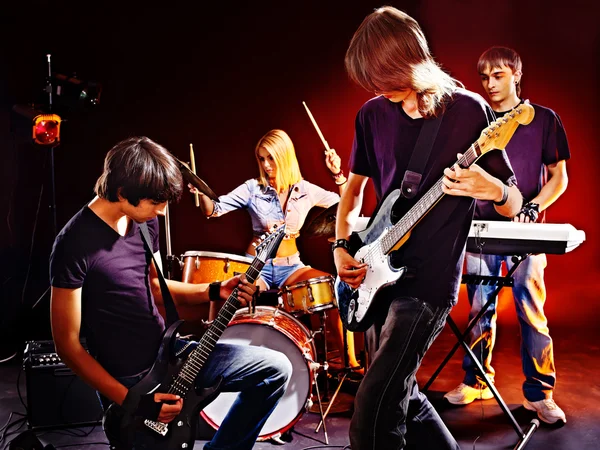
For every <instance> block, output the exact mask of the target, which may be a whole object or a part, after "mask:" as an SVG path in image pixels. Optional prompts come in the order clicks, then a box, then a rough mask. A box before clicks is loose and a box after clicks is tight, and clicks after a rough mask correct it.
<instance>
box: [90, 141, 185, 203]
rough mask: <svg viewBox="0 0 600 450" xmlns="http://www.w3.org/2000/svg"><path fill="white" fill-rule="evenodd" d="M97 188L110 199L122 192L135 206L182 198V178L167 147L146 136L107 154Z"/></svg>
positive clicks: (123, 143) (124, 143)
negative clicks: (142, 202) (148, 201)
mask: <svg viewBox="0 0 600 450" xmlns="http://www.w3.org/2000/svg"><path fill="white" fill-rule="evenodd" d="M94 191H95V192H96V195H98V197H100V198H103V199H106V200H108V201H110V202H117V201H119V195H120V196H121V197H123V198H124V199H126V200H127V201H128V202H129V203H131V204H132V205H133V206H137V205H138V204H139V203H140V200H142V199H149V200H153V201H156V202H158V203H163V202H166V201H177V200H179V197H181V192H182V191H183V179H182V176H181V171H180V170H179V166H178V165H177V162H176V161H175V158H174V157H173V155H171V154H170V153H169V152H168V151H167V149H165V148H164V147H163V146H161V145H159V144H157V143H156V142H154V141H152V140H151V139H149V138H147V137H131V138H128V139H125V140H123V141H121V142H119V143H118V144H117V145H115V146H114V147H113V148H111V149H110V151H109V152H108V153H107V155H106V157H105V158H104V171H103V173H102V175H100V177H99V178H98V181H96V186H95V187H94Z"/></svg>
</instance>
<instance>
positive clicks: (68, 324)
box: [50, 137, 292, 449]
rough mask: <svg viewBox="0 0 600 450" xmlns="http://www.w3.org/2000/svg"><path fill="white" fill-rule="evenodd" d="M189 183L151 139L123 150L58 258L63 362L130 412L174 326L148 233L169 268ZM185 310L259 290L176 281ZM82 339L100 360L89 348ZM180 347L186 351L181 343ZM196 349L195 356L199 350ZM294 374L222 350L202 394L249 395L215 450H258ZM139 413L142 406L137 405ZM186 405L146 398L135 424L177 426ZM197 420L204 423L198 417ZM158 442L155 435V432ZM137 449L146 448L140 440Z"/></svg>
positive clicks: (57, 319) (285, 363)
mask: <svg viewBox="0 0 600 450" xmlns="http://www.w3.org/2000/svg"><path fill="white" fill-rule="evenodd" d="M182 188H183V181H182V178H181V173H180V171H179V168H178V166H177V164H176V161H175V160H174V158H173V157H172V155H171V154H170V153H169V152H168V151H167V150H166V149H165V148H163V147H162V146H160V145H158V144H156V143H155V142H153V141H152V140H150V139H148V138H146V137H135V138H129V139H126V140H124V141H122V142H120V143H118V144H117V145H115V146H114V147H113V148H112V149H111V150H110V151H109V152H108V154H107V156H106V158H105V161H104V173H103V174H102V175H101V176H100V178H99V179H98V181H97V182H96V186H95V192H96V194H97V196H96V197H95V198H94V199H93V200H92V201H91V202H90V203H89V204H87V205H86V206H84V207H83V208H82V209H81V210H80V211H79V212H78V213H77V214H75V216H73V218H72V219H71V220H70V221H69V222H68V223H67V225H65V227H64V228H63V229H62V231H61V232H60V233H59V234H58V236H57V237H56V240H55V242H54V247H53V250H52V255H51V263H50V276H51V284H52V296H51V322H52V333H53V337H54V341H55V344H56V349H57V352H58V353H59V355H60V357H61V358H62V360H63V361H64V362H65V363H66V364H67V365H68V366H69V367H70V368H71V369H72V370H73V371H74V372H75V373H76V374H77V375H79V376H80V377H81V378H82V379H83V380H85V381H86V382H87V383H89V384H90V385H91V386H93V387H94V388H95V389H97V390H98V391H99V392H100V393H101V394H102V397H104V403H105V407H106V406H108V403H110V402H114V403H116V404H119V405H121V404H123V402H124V401H125V399H126V398H127V396H128V392H129V390H128V388H130V387H132V386H133V385H135V384H136V383H137V382H138V381H140V380H141V379H142V378H143V377H144V376H145V375H146V374H147V373H148V372H149V370H150V368H151V366H152V365H153V363H154V361H155V359H156V356H157V351H158V349H159V347H160V344H161V337H162V333H163V331H164V329H165V324H164V321H163V319H162V317H161V315H160V314H159V313H158V311H157V307H156V303H155V302H157V303H161V302H162V301H163V298H162V294H161V290H160V286H159V282H158V274H157V271H156V267H155V266H154V264H153V263H152V259H151V258H150V257H149V255H148V254H147V253H146V251H145V247H144V244H143V241H142V237H141V234H140V224H141V223H143V222H146V223H147V225H148V229H149V234H150V237H151V240H152V247H153V251H154V252H155V259H156V261H160V253H159V230H158V219H157V216H158V215H164V213H165V208H166V206H167V202H169V201H175V200H177V199H178V198H179V197H180V195H181V192H182ZM166 281H167V285H168V287H169V290H170V292H171V294H172V296H173V299H174V302H175V305H176V306H177V305H194V304H199V303H202V302H207V301H209V300H216V299H219V298H221V299H227V298H228V297H229V295H230V294H231V292H232V290H233V289H234V288H236V287H237V288H238V290H239V294H240V295H239V297H240V298H239V300H240V301H241V303H242V305H245V304H247V302H248V301H249V300H250V299H251V298H252V295H253V294H254V292H255V287H254V286H253V285H251V284H250V283H249V282H248V281H247V280H245V279H244V277H243V276H242V277H234V278H231V279H229V280H226V281H223V282H222V284H221V286H220V287H219V286H218V285H216V284H213V285H210V286H211V288H210V289H209V285H208V284H186V283H181V282H177V281H173V280H166ZM80 330H81V331H83V332H84V334H85V336H86V337H87V342H88V344H89V349H90V353H91V354H92V355H94V357H92V356H90V354H88V353H87V352H86V351H85V349H84V348H83V347H82V346H81V344H80V341H79V335H80ZM178 344H180V342H178ZM195 344H196V343H195V342H192V343H191V346H193V345H195ZM291 370H292V368H291V364H290V362H289V360H288V359H287V358H286V357H285V356H284V355H283V354H281V353H279V352H276V351H273V350H270V349H267V348H261V347H255V346H235V345H225V344H217V345H216V347H215V350H214V351H213V352H212V354H211V355H210V356H209V357H208V360H207V361H206V364H205V366H204V367H203V369H202V371H201V372H200V373H199V375H198V377H197V378H196V380H195V382H196V385H197V386H198V385H201V386H212V385H214V384H215V381H216V380H218V379H219V377H223V381H222V384H221V390H224V391H230V392H240V394H239V397H238V400H237V401H236V402H235V403H234V405H233V406H232V408H231V410H230V411H229V414H228V415H227V417H226V418H225V419H224V420H223V422H222V425H221V426H220V428H219V430H218V431H217V433H216V434H215V435H214V437H213V439H212V440H211V441H210V442H209V443H207V444H206V446H205V448H207V449H217V448H218V449H250V448H252V447H253V445H254V442H255V440H256V437H257V436H258V434H259V432H260V430H261V428H262V426H263V424H264V423H265V421H266V420H267V418H268V416H269V415H270V414H271V412H272V411H273V409H274V408H275V406H276V404H277V402H278V400H279V399H280V398H281V396H282V395H283V393H284V391H285V388H286V386H287V383H288V379H289V376H290V374H291ZM134 406H135V405H134ZM182 406H183V399H182V398H179V397H178V396H176V395H173V394H166V393H157V394H154V395H147V396H144V397H142V401H140V402H139V404H138V405H137V409H135V411H134V412H135V415H138V416H142V417H144V418H148V419H152V420H158V421H160V422H163V423H168V422H170V421H172V420H173V419H174V418H175V417H176V416H177V415H178V414H179V413H180V411H181V410H182ZM193 420H198V419H197V418H196V417H194V418H193ZM150 432H151V433H152V431H150ZM135 442H136V444H135V445H136V447H137V446H138V443H139V442H140V441H139V440H138V437H137V436H136V441H135Z"/></svg>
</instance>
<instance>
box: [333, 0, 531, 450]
mask: <svg viewBox="0 0 600 450" xmlns="http://www.w3.org/2000/svg"><path fill="white" fill-rule="evenodd" d="M345 63H346V69H347V71H348V73H349V75H350V77H351V78H352V79H353V80H354V81H355V82H357V83H358V84H359V85H360V86H362V87H363V88H365V89H366V90H368V91H371V92H374V93H375V94H376V95H378V96H377V97H375V98H373V99H371V100H369V101H368V102H366V103H365V104H364V105H363V107H362V108H361V109H360V111H359V112H358V115H357V117H356V122H355V139H354V145H353V150H352V155H351V160H350V175H349V178H348V186H347V188H346V190H345V191H344V193H343V195H342V198H341V201H340V206H339V209H338V215H337V225H336V227H337V229H336V237H337V240H336V242H335V244H334V245H333V247H334V259H335V264H336V268H337V271H338V276H339V279H340V280H341V281H343V282H345V283H346V284H347V285H349V286H350V287H352V288H353V289H357V288H359V286H361V283H363V281H364V280H365V279H366V278H368V277H369V276H371V275H373V274H372V273H370V272H369V270H370V268H371V266H370V265H369V264H367V263H363V262H359V261H357V260H356V259H354V258H353V256H352V255H353V254H354V253H351V251H352V249H351V246H350V243H349V242H348V239H350V235H351V230H352V229H353V225H354V223H355V221H356V218H357V217H358V215H359V213H360V211H361V207H362V201H363V192H364V188H365V185H366V183H367V181H368V180H369V179H371V180H372V181H373V184H374V188H375V193H376V196H377V200H378V204H379V205H381V203H382V201H383V200H384V199H385V198H386V197H387V196H388V194H390V193H391V192H392V191H394V190H396V189H399V188H400V187H401V183H402V181H403V179H404V178H405V173H407V168H408V166H409V161H410V160H411V155H412V153H413V148H414V147H415V144H416V142H417V139H418V137H419V133H420V130H421V128H422V127H423V125H424V123H426V122H427V121H429V120H433V119H434V118H435V117H440V116H441V124H440V125H439V129H438V131H437V137H436V139H435V141H434V142H433V145H432V147H431V151H430V155H429V158H427V161H426V163H424V169H423V170H422V173H421V175H422V177H421V179H420V180H418V181H417V185H418V191H417V194H416V196H414V197H413V199H412V200H411V201H408V200H407V201H406V203H408V204H409V205H411V204H413V203H414V202H416V201H417V200H420V198H421V197H422V195H423V193H425V192H426V191H427V190H428V189H429V188H431V187H434V186H435V185H436V183H438V184H439V185H441V186H440V187H439V192H440V196H441V200H439V202H437V204H435V205H434V206H433V208H432V209H431V211H430V212H429V213H428V214H426V215H424V216H423V217H422V218H420V220H419V221H418V223H417V224H416V226H415V227H414V229H413V230H412V234H411V235H410V237H409V238H408V240H407V241H406V242H405V243H403V244H402V246H401V247H400V250H399V252H397V255H396V256H397V257H396V258H394V260H396V261H399V262H400V263H401V265H402V266H406V268H407V273H408V274H411V275H412V276H410V277H405V278H404V279H402V280H400V281H399V282H397V283H393V284H391V285H390V286H388V287H384V288H383V289H382V290H380V291H379V292H378V294H377V295H376V297H375V298H374V300H373V304H372V305H371V309H373V310H374V311H373V319H372V325H371V326H370V327H369V328H368V329H367V330H366V335H365V339H366V341H367V344H368V351H369V354H370V361H371V363H370V366H369V369H368V371H367V373H366V375H365V378H364V379H363V381H362V383H361V385H360V388H359V390H358V392H357V395H356V400H355V410H354V415H353V417H352V421H351V425H350V443H351V446H352V449H353V450H366V449H384V448H385V449H387V448H389V449H400V448H405V446H408V447H409V448H413V446H414V448H431V449H434V448H435V449H458V448H459V446H458V444H457V442H456V441H455V439H454V438H453V437H452V435H451V434H450V432H449V431H448V429H447V428H446V426H445V425H444V423H443V422H442V420H441V418H440V417H439V415H438V414H437V412H436V411H435V410H434V409H433V407H432V406H431V404H430V403H429V401H428V400H427V398H426V397H425V396H424V395H423V394H422V393H421V392H420V391H419V388H418V386H417V381H416V378H415V373H416V371H417V370H418V368H419V366H420V364H421V360H422V358H423V356H424V354H425V352H426V351H427V349H428V348H429V347H430V345H431V343H432V342H433V340H434V339H435V337H436V336H437V335H438V334H439V333H440V331H441V330H442V328H443V326H444V323H445V319H446V317H447V315H448V313H449V312H450V309H451V308H452V306H453V305H454V304H455V303H456V300H457V294H458V288H459V283H460V276H461V269H462V263H463V258H464V251H465V243H466V240H467V236H468V231H469V227H470V224H471V220H472V218H473V211H474V207H475V201H474V199H475V198H477V199H485V200H492V201H494V202H496V203H495V205H496V206H495V208H496V210H497V211H498V212H499V213H500V214H502V215H505V216H509V217H510V216H514V215H515V214H516V213H517V212H518V211H519V210H520V208H521V204H522V200H521V194H520V193H519V190H518V189H517V187H516V186H514V183H515V180H514V174H513V172H512V170H511V168H510V165H509V163H508V160H507V159H506V157H505V155H504V153H503V152H500V151H493V152H491V153H490V154H488V155H486V156H489V158H488V159H487V161H486V162H487V163H488V167H489V168H490V171H491V172H493V173H494V174H496V176H497V177H495V176H492V175H490V173H488V172H487V171H485V170H484V169H483V168H482V167H481V166H480V165H472V166H470V168H468V166H467V167H464V166H463V167H462V168H461V167H459V165H458V164H455V163H456V162H457V161H456V158H457V154H463V153H465V152H467V150H470V146H471V144H472V143H473V142H474V141H476V140H477V139H478V137H479V135H480V133H481V132H482V130H483V129H484V128H485V127H486V126H487V125H488V117H489V113H490V110H489V106H488V105H487V104H486V103H485V101H484V100H483V98H481V96H479V95H477V94H474V93H471V92H469V91H466V90H465V89H462V88H461V87H459V86H460V84H459V83H458V82H457V81H456V80H454V79H452V78H451V77H450V76H448V75H447V74H446V73H444V72H443V71H442V70H441V68H440V67H439V66H438V65H437V64H436V63H435V62H434V60H433V58H432V56H431V54H430V52H429V49H428V46H427V41H426V40H425V37H424V35H423V32H422V30H421V29H420V27H419V25H418V24H417V22H416V21H415V20H414V19H412V18H411V17H410V16H408V15H407V14H405V13H403V12H401V11H399V10H397V9H395V8H392V7H383V8H380V9H377V10H376V11H375V12H373V13H372V14H370V15H369V16H367V18H366V19H365V20H364V21H363V23H362V24H361V25H360V27H359V28H358V30H357V31H356V33H355V34H354V36H353V38H352V41H351V43H350V46H349V48H348V51H347V53H346V60H345ZM443 175H444V177H443V179H441V181H440V177H442V176H443ZM413 181H414V179H413ZM419 181H420V183H419ZM413 194H414V192H413ZM443 194H446V195H443ZM400 203H402V200H401V201H399V202H396V204H397V205H398V208H396V207H394V213H396V209H400V208H401V205H400ZM377 219H378V216H377V215H375V217H374V218H373V219H372V221H373V220H377ZM382 231H383V230H382ZM373 276H375V277H376V276H377V274H374V275H373ZM340 311H341V309H340ZM353 311H354V310H353Z"/></svg>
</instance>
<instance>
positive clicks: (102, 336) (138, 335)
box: [50, 206, 165, 377]
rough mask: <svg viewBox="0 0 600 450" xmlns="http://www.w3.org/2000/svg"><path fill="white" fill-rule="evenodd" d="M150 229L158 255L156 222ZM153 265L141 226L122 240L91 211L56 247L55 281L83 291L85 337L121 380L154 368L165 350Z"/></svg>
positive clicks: (73, 220)
mask: <svg viewBox="0 0 600 450" xmlns="http://www.w3.org/2000/svg"><path fill="white" fill-rule="evenodd" d="M148 229H149V232H150V237H151V238H152V246H153V252H154V253H156V252H157V251H158V249H159V234H158V220H157V219H156V218H155V219H152V220H150V221H148ZM149 264H150V257H149V255H148V254H147V252H146V251H145V248H144V244H143V241H142V237H141V234H140V228H139V225H138V224H137V223H135V222H133V223H132V225H131V227H130V230H129V232H128V233H127V235H125V236H120V235H119V234H118V233H117V232H116V231H115V230H113V229H112V228H111V227H110V226H109V225H108V224H107V223H106V222H104V221H103V220H102V219H100V217H98V216H97V215H96V214H95V213H94V212H93V211H92V210H91V209H90V208H88V207H87V206H85V207H84V208H82V209H81V210H80V211H79V212H78V213H77V214H75V216H73V218H71V220H70V221H69V222H68V223H67V224H66V225H65V227H64V228H63V229H62V230H61V232H60V233H59V234H58V236H57V237H56V240H55V242H54V247H53V249H52V254H51V256H50V282H51V284H52V286H54V287H59V288H67V289H77V288H82V333H83V334H84V335H85V336H86V338H87V342H88V345H89V347H90V352H91V353H92V354H93V355H94V356H95V357H96V359H97V360H98V362H99V363H100V364H101V365H102V366H103V367H104V368H105V369H106V370H107V371H108V372H109V373H110V374H111V375H113V376H116V377H117V376H129V375H135V374H138V373H140V372H142V371H143V370H145V369H147V368H149V367H150V366H151V365H152V363H153V362H154V359H155V358H156V354H157V351H158V347H159V345H160V340H161V336H162V332H163V331H164V327H165V325H164V321H163V319H162V317H161V315H160V314H159V313H158V311H157V309H156V305H155V303H154V298H153V296H152V292H151V289H150V283H149Z"/></svg>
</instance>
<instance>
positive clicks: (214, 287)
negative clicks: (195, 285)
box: [208, 281, 221, 302]
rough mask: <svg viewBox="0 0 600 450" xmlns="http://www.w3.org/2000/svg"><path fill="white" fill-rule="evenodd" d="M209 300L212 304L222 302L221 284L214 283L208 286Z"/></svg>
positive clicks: (218, 282)
mask: <svg viewBox="0 0 600 450" xmlns="http://www.w3.org/2000/svg"><path fill="white" fill-rule="evenodd" d="M208 299H209V300H210V301H211V302H216V301H218V300H221V282H220V281H214V282H212V283H210V284H209V285H208Z"/></svg>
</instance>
